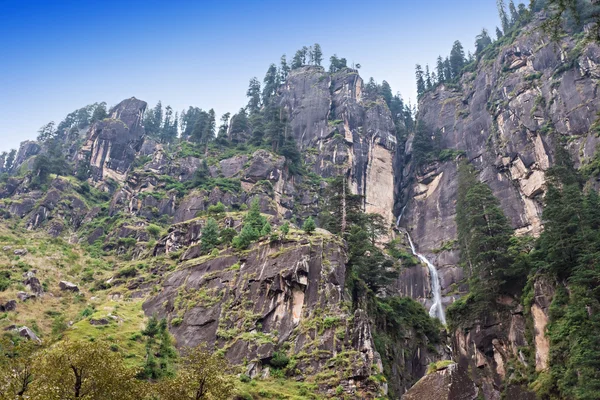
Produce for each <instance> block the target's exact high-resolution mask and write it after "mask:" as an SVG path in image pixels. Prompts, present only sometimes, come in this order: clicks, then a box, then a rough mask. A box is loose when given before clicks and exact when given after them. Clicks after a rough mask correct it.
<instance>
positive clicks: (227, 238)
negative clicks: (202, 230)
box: [219, 228, 237, 244]
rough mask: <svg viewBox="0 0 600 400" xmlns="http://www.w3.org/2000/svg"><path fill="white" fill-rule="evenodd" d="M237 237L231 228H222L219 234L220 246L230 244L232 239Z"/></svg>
mask: <svg viewBox="0 0 600 400" xmlns="http://www.w3.org/2000/svg"><path fill="white" fill-rule="evenodd" d="M236 235H237V231H236V230H235V229H233V228H224V229H222V230H221V232H219V237H220V238H221V239H220V240H221V243H222V244H230V243H231V241H232V240H233V238H234V237H235V236H236Z"/></svg>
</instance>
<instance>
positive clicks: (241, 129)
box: [229, 108, 248, 143]
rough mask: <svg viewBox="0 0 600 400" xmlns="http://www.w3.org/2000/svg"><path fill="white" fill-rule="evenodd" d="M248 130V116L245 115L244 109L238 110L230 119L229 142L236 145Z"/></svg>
mask: <svg viewBox="0 0 600 400" xmlns="http://www.w3.org/2000/svg"><path fill="white" fill-rule="evenodd" d="M247 130H248V115H247V114H246V109H244V108H240V111H238V113H237V114H235V115H234V116H233V117H232V118H231V128H230V131H229V134H230V136H231V137H230V140H231V141H232V142H233V143H237V142H239V141H240V138H241V137H242V136H243V135H244V134H245V132H246V131H247Z"/></svg>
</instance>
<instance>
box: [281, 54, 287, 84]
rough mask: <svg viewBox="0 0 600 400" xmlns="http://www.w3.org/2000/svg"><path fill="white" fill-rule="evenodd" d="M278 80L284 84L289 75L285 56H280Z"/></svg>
mask: <svg viewBox="0 0 600 400" xmlns="http://www.w3.org/2000/svg"><path fill="white" fill-rule="evenodd" d="M279 72H280V78H279V80H280V81H281V82H285V81H286V79H287V77H288V74H289V73H290V67H289V66H288V63H287V60H286V58H285V54H284V55H282V56H281V62H280V66H279Z"/></svg>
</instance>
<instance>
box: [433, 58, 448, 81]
mask: <svg viewBox="0 0 600 400" xmlns="http://www.w3.org/2000/svg"><path fill="white" fill-rule="evenodd" d="M435 69H436V71H437V76H438V82H440V83H443V82H446V76H445V75H444V60H443V59H442V56H438V58H437V63H436V67H435Z"/></svg>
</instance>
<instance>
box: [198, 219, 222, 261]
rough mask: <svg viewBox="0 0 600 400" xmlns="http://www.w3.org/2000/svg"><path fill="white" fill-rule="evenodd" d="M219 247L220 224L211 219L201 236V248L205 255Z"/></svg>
mask: <svg viewBox="0 0 600 400" xmlns="http://www.w3.org/2000/svg"><path fill="white" fill-rule="evenodd" d="M218 245H219V224H217V221H215V220H214V219H213V218H209V219H208V220H207V221H206V224H205V225H204V227H203V228H202V234H201V236H200V248H201V250H202V252H203V253H210V251H211V250H213V249H214V248H215V247H217V246H218Z"/></svg>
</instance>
